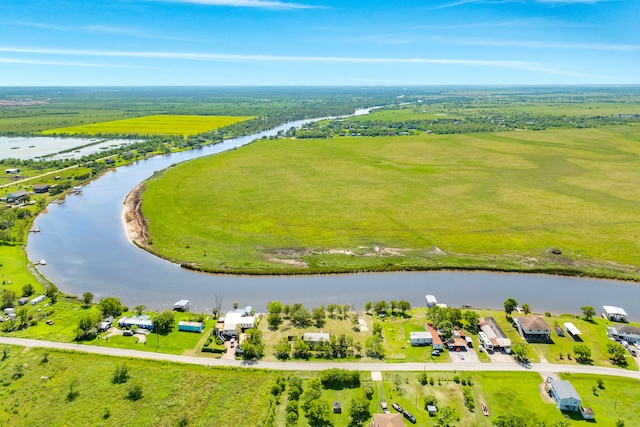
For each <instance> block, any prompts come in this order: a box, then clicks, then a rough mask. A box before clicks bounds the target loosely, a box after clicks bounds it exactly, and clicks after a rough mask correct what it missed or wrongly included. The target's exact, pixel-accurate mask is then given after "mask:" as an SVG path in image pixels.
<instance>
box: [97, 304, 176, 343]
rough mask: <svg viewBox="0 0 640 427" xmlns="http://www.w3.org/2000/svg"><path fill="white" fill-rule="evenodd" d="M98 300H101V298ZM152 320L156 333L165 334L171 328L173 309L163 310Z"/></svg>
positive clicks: (173, 320) (173, 318) (173, 319)
mask: <svg viewBox="0 0 640 427" xmlns="http://www.w3.org/2000/svg"><path fill="white" fill-rule="evenodd" d="M100 302H102V300H101V301H100ZM152 322H153V328H154V329H155V332H156V334H158V335H166V334H168V333H169V332H171V330H172V329H173V323H174V322H175V315H174V314H173V311H169V310H165V311H163V312H162V313H160V314H156V315H155V316H153V319H152Z"/></svg>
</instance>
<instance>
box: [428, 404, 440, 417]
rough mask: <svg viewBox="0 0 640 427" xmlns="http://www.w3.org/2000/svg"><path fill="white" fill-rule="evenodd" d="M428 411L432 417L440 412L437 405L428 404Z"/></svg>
mask: <svg viewBox="0 0 640 427" xmlns="http://www.w3.org/2000/svg"><path fill="white" fill-rule="evenodd" d="M427 412H428V413H429V416H430V417H435V416H436V415H437V414H438V407H437V406H436V405H427Z"/></svg>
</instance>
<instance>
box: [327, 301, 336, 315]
mask: <svg viewBox="0 0 640 427" xmlns="http://www.w3.org/2000/svg"><path fill="white" fill-rule="evenodd" d="M337 308H338V305H337V304H329V305H328V306H327V311H328V312H329V317H330V318H332V319H333V312H334V311H336V309H337Z"/></svg>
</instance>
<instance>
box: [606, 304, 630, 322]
mask: <svg viewBox="0 0 640 427" xmlns="http://www.w3.org/2000/svg"><path fill="white" fill-rule="evenodd" d="M602 310H604V311H603V312H602V314H603V315H604V317H606V318H607V319H609V320H612V321H614V322H626V321H627V312H626V311H624V309H623V308H620V307H615V306H613V305H603V306H602Z"/></svg>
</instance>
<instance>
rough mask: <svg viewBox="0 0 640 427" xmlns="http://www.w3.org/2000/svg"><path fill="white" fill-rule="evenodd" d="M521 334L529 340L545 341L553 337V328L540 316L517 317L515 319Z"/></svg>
mask: <svg viewBox="0 0 640 427" xmlns="http://www.w3.org/2000/svg"><path fill="white" fill-rule="evenodd" d="M513 320H514V321H515V322H516V325H517V326H518V331H519V332H520V335H522V337H523V338H524V339H526V340H527V341H529V340H532V341H545V340H548V339H549V337H551V328H550V327H549V325H547V322H545V321H544V319H543V318H542V317H540V316H533V317H516V318H514V319H513Z"/></svg>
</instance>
